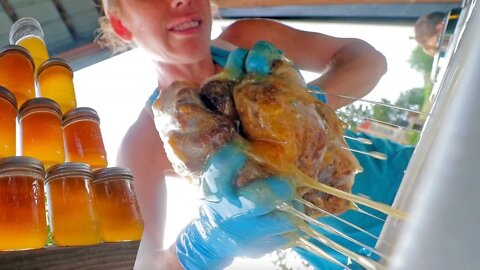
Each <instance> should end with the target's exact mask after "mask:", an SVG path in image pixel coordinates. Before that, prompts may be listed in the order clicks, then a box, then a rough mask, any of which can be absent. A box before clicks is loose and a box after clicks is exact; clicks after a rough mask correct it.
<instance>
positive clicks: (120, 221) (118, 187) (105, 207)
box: [94, 179, 143, 242]
mask: <svg viewBox="0 0 480 270" xmlns="http://www.w3.org/2000/svg"><path fill="white" fill-rule="evenodd" d="M94 189H95V196H96V199H97V207H98V217H99V220H100V228H101V230H102V235H103V241H105V242H119V241H129V240H140V238H141V237H142V232H143V221H142V217H141V215H140V209H139V207H138V204H137V200H136V197H135V193H134V191H133V183H132V181H124V180H121V179H118V180H106V181H100V182H96V183H95V184H94Z"/></svg>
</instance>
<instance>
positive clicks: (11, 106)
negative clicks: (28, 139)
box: [0, 86, 18, 158]
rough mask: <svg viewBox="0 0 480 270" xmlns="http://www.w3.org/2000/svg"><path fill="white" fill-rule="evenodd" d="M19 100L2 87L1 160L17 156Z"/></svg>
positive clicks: (0, 100)
mask: <svg viewBox="0 0 480 270" xmlns="http://www.w3.org/2000/svg"><path fill="white" fill-rule="evenodd" d="M17 114H18V110H17V100H16V99H15V96H14V95H13V94H12V93H11V92H10V91H8V90H7V89H6V88H4V87H2V86H0V158H3V157H12V156H15V154H16V129H17V128H16V120H17Z"/></svg>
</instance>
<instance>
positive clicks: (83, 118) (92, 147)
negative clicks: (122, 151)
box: [63, 107, 107, 170]
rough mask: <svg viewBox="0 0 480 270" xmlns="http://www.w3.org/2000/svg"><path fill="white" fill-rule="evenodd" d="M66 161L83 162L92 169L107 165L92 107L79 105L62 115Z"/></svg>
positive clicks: (97, 122)
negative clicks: (79, 106)
mask: <svg viewBox="0 0 480 270" xmlns="http://www.w3.org/2000/svg"><path fill="white" fill-rule="evenodd" d="M63 138H64V141H65V155H66V161H69V162H70V161H72V162H84V163H87V164H89V165H90V166H91V167H92V169H93V170H97V169H100V168H105V167H107V153H106V151H105V146H104V144H103V138H102V133H101V130H100V118H99V117H98V114H97V112H96V111H95V110H94V109H91V108H86V107H81V108H77V109H74V110H72V111H70V112H69V113H67V114H66V115H64V117H63Z"/></svg>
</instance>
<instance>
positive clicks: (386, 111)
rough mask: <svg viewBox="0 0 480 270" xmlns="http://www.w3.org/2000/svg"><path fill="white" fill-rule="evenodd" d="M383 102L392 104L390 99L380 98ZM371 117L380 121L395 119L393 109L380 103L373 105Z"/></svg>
mask: <svg viewBox="0 0 480 270" xmlns="http://www.w3.org/2000/svg"><path fill="white" fill-rule="evenodd" d="M380 102H381V103H383V104H392V103H391V102H390V100H388V99H386V98H382V100H381V101H380ZM373 119H376V120H378V121H382V122H387V123H389V122H392V121H394V120H395V111H393V110H392V108H390V107H387V106H382V105H373Z"/></svg>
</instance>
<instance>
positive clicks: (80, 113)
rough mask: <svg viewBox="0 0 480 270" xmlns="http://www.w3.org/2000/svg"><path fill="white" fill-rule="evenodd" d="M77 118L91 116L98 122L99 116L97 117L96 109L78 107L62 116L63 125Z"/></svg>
mask: <svg viewBox="0 0 480 270" xmlns="http://www.w3.org/2000/svg"><path fill="white" fill-rule="evenodd" d="M79 118H91V119H92V120H95V121H97V122H100V117H98V113H97V111H95V110H94V109H92V108H88V107H79V108H76V109H73V110H70V111H68V112H67V113H66V114H65V115H64V116H63V121H62V122H63V125H64V126H66V125H68V124H70V123H71V122H73V121H75V120H78V119H79Z"/></svg>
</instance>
